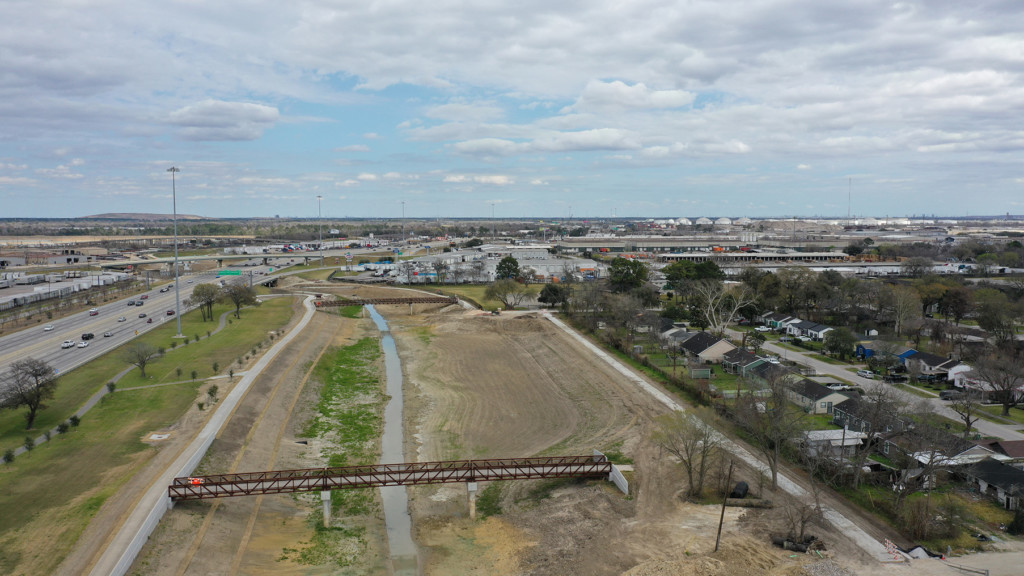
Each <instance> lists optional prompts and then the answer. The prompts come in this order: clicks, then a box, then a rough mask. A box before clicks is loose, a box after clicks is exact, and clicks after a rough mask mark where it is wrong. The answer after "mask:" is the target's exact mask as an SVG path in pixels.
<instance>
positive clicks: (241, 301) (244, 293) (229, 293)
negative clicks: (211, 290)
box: [221, 282, 256, 318]
mask: <svg viewBox="0 0 1024 576" xmlns="http://www.w3.org/2000/svg"><path fill="white" fill-rule="evenodd" d="M221 294H222V296H221V297H222V298H223V299H224V300H227V301H228V302H231V303H232V304H234V306H235V318H241V317H242V314H241V311H242V306H251V305H253V304H255V303H256V291H255V290H253V289H252V288H250V287H249V286H248V285H246V284H245V282H238V283H235V284H228V285H227V286H225V287H224V288H223V289H222V290H221Z"/></svg>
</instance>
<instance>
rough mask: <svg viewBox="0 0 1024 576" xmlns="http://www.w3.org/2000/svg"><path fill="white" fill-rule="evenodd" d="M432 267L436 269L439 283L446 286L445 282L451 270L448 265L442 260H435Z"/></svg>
mask: <svg viewBox="0 0 1024 576" xmlns="http://www.w3.org/2000/svg"><path fill="white" fill-rule="evenodd" d="M431 267H432V268H433V269H434V273H435V274H437V281H438V283H440V284H444V280H445V278H446V277H447V276H448V270H449V269H450V268H451V267H450V266H448V263H447V262H444V261H442V260H435V261H434V262H433V263H432V264H431Z"/></svg>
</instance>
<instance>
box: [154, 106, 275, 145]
mask: <svg viewBox="0 0 1024 576" xmlns="http://www.w3.org/2000/svg"><path fill="white" fill-rule="evenodd" d="M279 118H280V114H279V113H278V111H277V108H274V107H272V106H265V105H263V104H254V103H250V102H224V101H220V100H204V101H202V102H199V103H197V104H192V105H190V106H185V107H184V108H179V109H178V110H175V111H174V112H171V114H170V116H169V121H170V123H171V124H174V125H177V126H180V127H181V130H180V131H179V133H180V134H181V136H182V138H184V139H186V140H257V139H259V138H260V137H262V136H263V131H264V130H266V129H267V128H270V127H272V126H273V125H274V124H275V123H277V121H278V119H279Z"/></svg>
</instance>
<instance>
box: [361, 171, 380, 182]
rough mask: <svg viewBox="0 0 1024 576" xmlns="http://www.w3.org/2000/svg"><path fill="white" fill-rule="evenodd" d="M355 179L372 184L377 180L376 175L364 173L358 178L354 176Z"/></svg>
mask: <svg viewBox="0 0 1024 576" xmlns="http://www.w3.org/2000/svg"><path fill="white" fill-rule="evenodd" d="M356 178H357V179H359V180H362V181H363V182H373V181H374V180H377V175H376V174H370V173H368V172H364V173H362V174H360V175H359V176H356Z"/></svg>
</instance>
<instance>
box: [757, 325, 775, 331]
mask: <svg viewBox="0 0 1024 576" xmlns="http://www.w3.org/2000/svg"><path fill="white" fill-rule="evenodd" d="M754 330H757V331H758V332H771V331H772V329H771V328H769V327H767V326H758V327H757V328H754Z"/></svg>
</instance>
